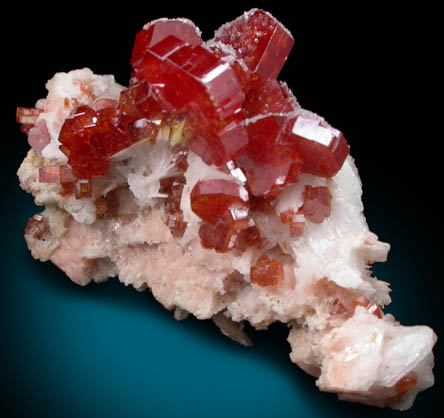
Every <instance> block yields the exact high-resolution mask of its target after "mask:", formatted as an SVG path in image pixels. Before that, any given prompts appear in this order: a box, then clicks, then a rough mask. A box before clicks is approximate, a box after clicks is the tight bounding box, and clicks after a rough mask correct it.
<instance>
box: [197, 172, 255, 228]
mask: <svg viewBox="0 0 444 418" xmlns="http://www.w3.org/2000/svg"><path fill="white" fill-rule="evenodd" d="M190 198H191V209H192V211H193V212H194V213H195V214H196V215H197V216H199V217H200V218H201V219H202V220H204V221H205V222H208V223H210V224H213V225H214V224H216V223H217V221H218V220H219V218H220V217H221V216H222V215H223V214H224V213H226V212H227V211H229V210H230V209H232V208H238V210H236V211H233V217H235V219H236V218H238V219H245V218H246V217H247V216H248V192H247V191H246V190H245V188H244V187H242V186H240V185H239V184H237V183H235V182H234V181H229V180H222V179H215V180H203V181H199V182H197V183H196V185H195V186H194V187H193V190H192V191H191V196H190Z"/></svg>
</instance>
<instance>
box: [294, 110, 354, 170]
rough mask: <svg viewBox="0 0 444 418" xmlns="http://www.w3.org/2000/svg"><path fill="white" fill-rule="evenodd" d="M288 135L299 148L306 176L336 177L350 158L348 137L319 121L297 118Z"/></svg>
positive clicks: (304, 117) (303, 117)
mask: <svg viewBox="0 0 444 418" xmlns="http://www.w3.org/2000/svg"><path fill="white" fill-rule="evenodd" d="M288 135H289V136H290V137H291V138H292V139H293V140H294V141H295V143H296V144H297V146H298V150H299V152H300V154H301V156H302V158H303V160H304V168H303V170H304V172H305V173H309V174H313V175H315V176H319V177H327V178H330V177H333V176H334V175H335V174H336V173H337V172H338V171H339V170H340V169H341V167H342V165H343V164H344V161H345V159H346V158H347V155H348V154H349V147H348V145H347V142H346V141H345V138H344V135H343V134H342V133H341V132H340V131H338V130H337V129H334V128H332V127H330V126H324V125H323V124H321V122H320V121H319V120H316V119H315V118H311V117H306V116H297V117H296V118H295V119H293V120H291V123H290V125H289V132H288Z"/></svg>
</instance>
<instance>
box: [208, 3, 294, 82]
mask: <svg viewBox="0 0 444 418" xmlns="http://www.w3.org/2000/svg"><path fill="white" fill-rule="evenodd" d="M214 41H217V42H222V43H225V44H227V45H230V46H231V47H232V48H233V49H234V51H235V52H236V56H237V58H238V59H241V60H243V61H244V63H245V64H246V66H247V67H248V69H249V70H250V71H251V72H254V73H256V74H258V75H259V76H260V77H262V78H276V77H277V76H278V75H279V72H280V71H281V69H282V67H283V65H284V63H285V60H286V59H287V56H288V54H289V53H290V51H291V48H292V47H293V44H294V39H293V37H292V36H291V34H290V33H289V32H288V30H287V29H285V28H284V27H283V26H282V24H281V23H280V22H278V21H277V20H276V19H275V18H274V17H272V16H271V15H270V14H269V13H267V12H264V11H262V10H251V11H250V12H248V13H245V14H244V15H243V16H240V17H238V18H237V19H235V20H234V21H233V22H230V23H226V24H225V25H223V26H222V27H221V28H220V29H218V30H217V31H216V36H215V37H214Z"/></svg>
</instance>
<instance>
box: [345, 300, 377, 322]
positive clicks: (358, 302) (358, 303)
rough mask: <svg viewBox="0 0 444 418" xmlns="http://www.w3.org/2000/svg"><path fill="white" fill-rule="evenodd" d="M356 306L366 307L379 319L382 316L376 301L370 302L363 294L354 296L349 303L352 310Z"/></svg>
mask: <svg viewBox="0 0 444 418" xmlns="http://www.w3.org/2000/svg"><path fill="white" fill-rule="evenodd" d="M357 306H362V307H363V308H365V309H367V310H368V311H369V312H370V313H372V314H373V315H375V316H376V317H378V318H379V319H381V318H382V317H383V311H382V309H381V307H380V306H379V305H377V304H376V303H371V302H370V300H369V299H367V298H366V297H365V296H362V295H361V296H356V297H355V298H354V299H353V300H352V303H351V310H352V311H353V312H354V310H355V308H356V307H357Z"/></svg>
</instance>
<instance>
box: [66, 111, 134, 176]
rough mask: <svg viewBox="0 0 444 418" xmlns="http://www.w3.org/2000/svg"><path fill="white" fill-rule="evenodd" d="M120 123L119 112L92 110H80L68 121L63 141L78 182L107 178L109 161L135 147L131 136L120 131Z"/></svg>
mask: <svg viewBox="0 0 444 418" xmlns="http://www.w3.org/2000/svg"><path fill="white" fill-rule="evenodd" d="M118 121H119V118H118V112H117V109H115V108H104V109H101V110H98V111H97V112H95V111H94V110H93V109H92V108H91V107H89V106H79V107H78V108H77V110H76V112H75V114H74V115H73V116H72V117H71V118H68V119H66V120H65V123H64V124H63V126H62V129H61V131H60V136H59V141H60V143H61V144H62V147H61V150H62V151H63V152H64V153H65V154H66V155H67V157H68V163H69V164H70V166H71V167H72V169H73V173H74V175H75V176H76V177H77V178H79V179H89V178H92V177H96V176H104V175H106V173H107V172H108V168H109V157H110V156H112V155H113V154H115V153H116V152H118V151H120V150H122V149H125V148H127V147H129V146H130V145H131V144H132V141H131V139H130V138H129V136H128V135H125V133H124V132H122V131H121V130H120V129H119V128H118V127H117V124H118Z"/></svg>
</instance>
